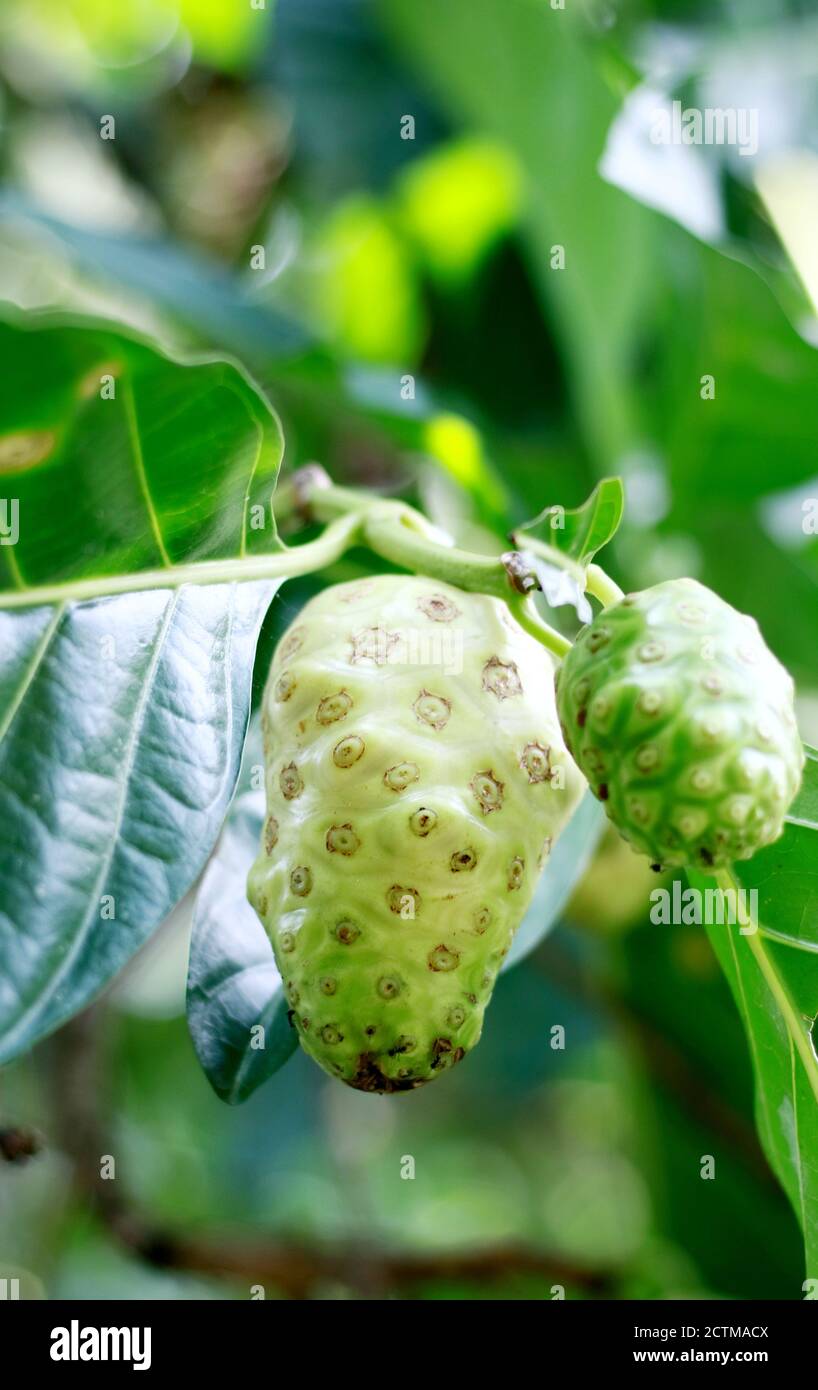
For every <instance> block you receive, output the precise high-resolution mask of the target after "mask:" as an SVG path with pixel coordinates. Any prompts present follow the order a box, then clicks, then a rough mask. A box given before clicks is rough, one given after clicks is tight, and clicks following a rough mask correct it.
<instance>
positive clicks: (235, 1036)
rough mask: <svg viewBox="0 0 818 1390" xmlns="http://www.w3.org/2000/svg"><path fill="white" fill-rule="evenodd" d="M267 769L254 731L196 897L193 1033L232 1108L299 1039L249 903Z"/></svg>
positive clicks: (190, 998)
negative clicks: (249, 881) (259, 774)
mask: <svg viewBox="0 0 818 1390" xmlns="http://www.w3.org/2000/svg"><path fill="white" fill-rule="evenodd" d="M263 770H264V759H263V750H262V747H261V735H260V731H259V729H258V727H254V729H253V731H252V733H251V736H250V737H248V740H247V745H246V747H245V754H244V763H243V765H242V774H241V779H240V783H239V794H238V795H237V797H236V800H235V801H234V802H233V805H232V807H231V808H230V815H229V817H228V819H227V824H226V825H225V828H224V833H223V835H222V838H221V841H220V843H219V848H218V850H217V852H216V854H214V856H213V858H212V859H211V861H210V863H209V864H208V866H207V870H206V871H205V874H204V877H203V879H202V883H201V887H200V889H199V893H198V896H197V898H196V909H195V915H194V920H193V935H192V937H191V942H190V964H189V967H188V986H187V1013H188V1022H189V1025H190V1033H191V1037H192V1038H193V1045H194V1047H195V1048H196V1055H197V1056H198V1058H199V1061H200V1062H201V1064H202V1067H203V1068H204V1071H205V1073H206V1075H207V1077H208V1079H209V1081H210V1083H211V1085H212V1086H213V1089H214V1090H215V1091H216V1093H217V1094H218V1095H219V1096H221V1098H222V1100H226V1101H228V1102H229V1103H230V1104H236V1103H238V1102H239V1101H243V1100H246V1099H247V1097H248V1096H249V1095H251V1094H252V1092H253V1091H254V1090H255V1089H256V1087H257V1086H260V1085H261V1083H262V1082H263V1081H266V1080H267V1079H268V1077H270V1076H272V1074H273V1073H274V1072H275V1071H278V1069H279V1067H282V1066H283V1065H284V1063H285V1062H286V1061H287V1059H288V1058H289V1057H290V1056H291V1055H292V1053H293V1052H294V1051H295V1048H296V1045H297V1041H298V1038H297V1035H296V1032H295V1029H294V1028H293V1027H292V1026H291V1024H290V1020H289V1010H288V1005H287V1000H286V997H285V995H284V989H283V985H282V981H281V976H280V975H279V973H278V970H277V969H276V964H275V960H274V958H273V948H272V945H271V944H270V939H269V937H268V936H267V933H266V932H265V930H264V927H263V926H262V925H261V922H260V921H259V919H258V917H257V916H256V914H255V912H254V911H253V909H252V908H251V906H250V904H249V902H248V901H247V874H248V871H249V869H250V866H251V865H252V863H253V860H254V859H255V857H256V855H257V853H258V847H259V842H260V839H261V828H262V825H263V823H264V785H263V778H261V779H259V778H258V777H256V778H254V773H256V772H259V771H260V772H262V773H263ZM254 780H255V782H256V783H257V786H256V788H255V789H254V786H253V782H254ZM259 783H260V784H259Z"/></svg>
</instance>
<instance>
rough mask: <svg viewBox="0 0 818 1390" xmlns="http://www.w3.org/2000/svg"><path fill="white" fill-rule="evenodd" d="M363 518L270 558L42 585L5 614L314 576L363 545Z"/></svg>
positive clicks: (15, 593)
mask: <svg viewBox="0 0 818 1390" xmlns="http://www.w3.org/2000/svg"><path fill="white" fill-rule="evenodd" d="M362 520H363V518H362V517H361V516H360V515H358V514H356V513H349V514H348V515H346V516H342V517H339V518H338V519H337V521H334V522H332V523H331V525H329V526H327V528H326V530H324V531H322V533H321V535H320V536H317V537H316V539H315V540H314V541H308V542H307V543H306V544H305V545H298V546H292V547H285V548H284V549H282V550H276V551H273V553H272V554H270V555H246V556H243V557H239V558H236V559H231V560H200V561H196V562H195V563H193V564H189V565H174V566H172V567H171V568H168V569H156V570H136V571H134V572H133V573H132V574H114V575H110V574H108V575H101V576H99V577H98V578H96V579H68V580H65V581H64V582H62V583H59V584H40V585H36V586H34V587H32V588H27V589H20V590H14V589H13V590H10V591H9V592H8V593H5V594H2V595H0V610H2V609H4V608H33V607H38V606H40V605H44V604H49V603H82V602H83V601H85V600H87V599H95V598H108V597H111V596H112V595H114V594H130V593H138V592H142V591H144V590H146V589H176V588H179V587H180V586H181V585H182V584H230V583H233V582H234V581H237V580H241V581H244V580H251V579H279V578H292V577H293V576H295V575H298V574H311V573H312V572H313V571H314V570H320V569H325V568H326V566H327V565H331V564H334V563H335V561H336V560H338V559H339V558H340V557H341V555H343V553H344V551H345V550H348V549H349V548H350V546H352V545H355V544H358V543H359V541H360V534H361V523H362Z"/></svg>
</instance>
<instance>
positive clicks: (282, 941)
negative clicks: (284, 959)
mask: <svg viewBox="0 0 818 1390" xmlns="http://www.w3.org/2000/svg"><path fill="white" fill-rule="evenodd" d="M278 945H279V950H281V951H283V952H284V954H285V956H289V955H291V953H292V952H293V951H294V950H295V937H294V936H293V934H292V932H291V931H283V932H282V933H281V935H280V936H279V938H278Z"/></svg>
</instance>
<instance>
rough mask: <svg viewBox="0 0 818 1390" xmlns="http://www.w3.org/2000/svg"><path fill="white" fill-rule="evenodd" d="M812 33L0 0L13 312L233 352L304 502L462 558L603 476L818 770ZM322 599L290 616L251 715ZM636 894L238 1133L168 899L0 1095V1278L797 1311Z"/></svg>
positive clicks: (601, 11)
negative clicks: (758, 681) (209, 1078)
mask: <svg viewBox="0 0 818 1390" xmlns="http://www.w3.org/2000/svg"><path fill="white" fill-rule="evenodd" d="M816 40H818V5H816V4H815V3H814V2H813V3H808V2H807V0H802V3H798V2H797V0H720V2H719V0H717V2H716V3H714V2H713V0H708V3H704V0H701V3H696V0H600V3H592V2H591V0H588V2H587V3H580V0H573V2H572V3H571V4H569V5H568V6H567V7H566V9H564V10H563V9H562V8H561V7H560V5H559V4H556V5H554V4H552V3H551V0H446V3H445V4H440V3H439V0H277V3H275V4H274V3H273V2H272V0H266V4H264V3H262V0H256V3H253V0H129V3H126V4H119V5H112V4H110V3H109V0H4V3H3V5H2V8H0V43H1V44H2V56H1V57H0V161H1V162H2V175H3V188H2V192H0V298H2V299H3V300H5V301H9V302H12V303H14V304H16V305H18V306H22V307H25V308H30V309H36V308H50V307H59V308H64V309H69V310H82V311H84V312H91V313H94V314H97V315H102V316H105V317H109V318H114V319H116V320H118V321H120V322H122V323H125V324H130V325H133V326H134V327H135V328H138V329H139V330H141V331H147V332H150V333H151V334H153V335H155V336H157V337H158V338H159V339H160V340H161V341H162V342H163V343H166V344H168V345H170V346H173V347H176V348H191V349H196V350H201V349H210V350H216V351H220V352H228V353H230V354H232V355H234V356H236V357H237V358H239V359H240V360H241V361H242V362H243V363H244V364H245V365H246V366H247V367H248V368H249V370H250V371H251V372H252V373H253V374H254V376H255V377H256V379H257V380H258V381H259V382H260V383H261V384H262V385H263V387H264V389H265V390H266V391H267V393H268V395H269V398H270V400H271V401H272V403H273V404H274V406H275V408H276V409H277V410H278V411H279V413H280V414H281V416H282V420H283V423H284V429H285V435H286V440H287V445H286V457H285V467H286V469H287V470H289V469H291V468H293V467H297V466H300V465H302V464H303V463H305V462H307V461H309V460H311V459H320V460H321V462H323V463H324V465H325V466H326V467H327V468H328V469H329V471H330V472H331V473H332V475H333V476H334V477H335V478H336V479H337V480H338V481H342V482H346V483H354V484H356V485H361V486H371V487H376V488H379V489H381V490H383V491H385V492H387V493H389V494H392V495H403V496H406V497H408V498H409V499H410V500H413V501H415V502H417V503H420V504H421V505H422V506H423V507H424V508H425V509H426V510H427V511H428V512H429V514H430V515H431V516H432V517H433V518H434V519H435V520H436V521H438V522H439V523H440V524H441V525H443V526H445V527H446V528H447V529H448V530H449V531H450V532H451V533H452V534H453V535H454V536H455V537H456V538H457V540H458V541H459V542H460V543H461V544H464V545H468V546H470V547H472V548H474V549H485V550H491V551H496V550H497V548H498V546H501V545H502V544H503V543H504V538H505V536H506V535H507V533H508V531H509V528H510V527H511V526H513V525H514V524H515V523H519V522H522V521H524V520H525V519H527V518H529V517H531V516H533V515H535V514H536V513H537V512H539V511H540V510H541V509H542V508H544V507H545V506H547V505H550V504H552V503H557V502H560V503H563V504H564V505H566V506H569V507H570V506H577V505H578V504H579V503H580V502H581V501H582V500H583V499H584V497H585V496H586V494H587V493H588V492H589V491H590V490H591V488H592V487H593V485H594V483H595V481H596V480H598V479H599V478H600V477H603V476H605V475H606V474H610V473H614V472H616V473H621V474H622V475H623V476H624V478H625V483H626V489H627V497H628V505H627V512H626V520H625V524H624V525H623V528H622V530H621V531H620V533H619V536H618V537H617V540H616V542H615V543H614V545H613V546H612V547H611V549H610V551H609V552H606V564H608V565H609V566H610V568H611V571H612V573H613V574H614V576H615V578H616V579H617V580H618V581H620V582H621V583H622V584H623V585H626V586H627V587H629V588H636V587H640V586H643V585H646V584H650V583H653V582H656V581H657V580H659V579H662V578H668V577H672V576H675V575H682V574H690V575H694V576H696V577H697V578H699V579H701V580H702V581H703V582H705V583H707V584H710V585H712V586H713V587H714V588H715V589H717V590H718V591H719V592H720V593H721V594H722V595H723V596H724V597H725V598H726V599H728V600H729V601H730V602H731V603H733V604H735V605H736V606H737V607H739V608H741V609H743V610H745V611H748V612H750V613H752V614H753V615H754V616H756V617H757V618H758V620H759V622H760V623H761V626H762V630H763V632H764V634H765V636H766V638H767V640H768V642H769V644H770V645H771V647H772V648H773V650H774V651H775V652H776V653H777V655H778V656H779V657H780V658H781V659H782V660H783V661H784V662H785V663H786V664H787V665H788V666H789V667H790V669H791V670H792V671H793V673H794V675H795V676H796V678H797V681H798V684H799V691H800V706H799V708H800V716H801V723H802V731H803V733H804V735H805V737H807V738H810V737H811V738H812V740H813V741H816V740H818V644H816V640H815V638H816V632H818V540H817V539H816V536H815V530H816V526H817V525H818V522H816V521H814V520H813V523H812V527H811V529H810V517H811V516H812V517H813V518H814V517H815V515H816V507H818V503H816V502H815V499H816V498H818V461H817V459H818V456H817V455H816V450H815V441H816V438H818V390H817V389H816V387H818V365H817V361H818V359H816V344H818V327H817V326H816V319H815V314H816V309H815V295H816V285H817V284H818V274H817V273H816V272H817V268H818V253H816V252H815V249H814V227H815V217H816V216H818V212H816V209H818V174H817V173H816V169H817V168H818V134H817V132H818V126H816V120H815V116H816V109H817V108H818V42H816ZM674 100H679V101H680V102H681V103H682V106H683V107H690V106H692V107H695V108H705V107H712V108H722V109H728V108H729V109H733V110H735V111H750V112H755V113H756V117H757V122H758V141H757V148H756V149H753V148H751V144H750V142H749V141H747V142H745V145H744V148H742V147H741V145H740V144H737V143H734V144H733V145H728V144H714V145H704V144H703V145H684V144H680V143H676V144H673V143H668V144H661V143H657V142H656V141H655V140H654V139H652V138H651V120H652V118H653V115H654V114H655V112H656V110H657V109H666V108H667V109H670V108H669V104H670V103H671V102H672V101H674ZM810 229H811V231H812V234H811V235H810ZM43 370H44V371H47V370H48V364H47V363H43ZM709 378H712V385H708V384H707V381H706V379H709ZM703 383H704V384H703ZM367 563H368V562H367V559H366V557H365V556H363V555H360V556H352V557H350V558H349V559H348V560H347V561H345V562H344V564H343V565H342V566H338V567H337V568H336V570H335V571H333V573H332V574H331V575H328V576H324V578H325V579H326V578H330V579H341V578H348V577H351V576H352V575H353V574H355V573H357V572H359V571H360V570H362V569H363V568H365V566H366V565H367ZM316 582H319V581H316V580H313V581H310V582H306V581H304V582H299V583H297V584H295V583H294V584H292V585H288V586H286V588H285V590H284V592H283V594H282V595H281V596H280V597H279V598H278V599H277V600H276V603H275V605H274V608H273V610H272V611H271V614H270V617H269V620H268V622H267V625H266V628H265V633H264V637H263V641H262V647H261V652H260V656H259V663H258V672H259V682H260V681H261V680H263V675H264V662H265V657H266V656H269V651H270V644H271V643H272V642H273V641H274V640H275V637H276V633H277V632H279V631H280V630H281V628H282V627H283V625H284V624H285V623H286V622H287V621H289V619H290V618H291V617H292V614H293V613H294V611H295V610H296V609H297V608H298V606H299V605H300V603H301V602H303V600H304V597H305V596H306V594H307V593H309V592H310V590H311V587H313V586H314V585H315V583H316ZM562 620H563V618H562V615H558V616H557V621H562ZM565 621H566V623H567V624H568V625H570V617H566V618H565ZM648 880H650V881H648ZM654 886H656V881H655V878H653V876H651V875H649V874H648V873H647V872H646V870H645V868H644V866H643V864H642V863H641V861H639V860H638V859H636V858H635V857H634V856H633V855H632V854H631V852H630V851H629V850H628V849H627V848H626V847H624V846H623V845H621V844H620V843H619V842H618V841H617V840H615V839H612V838H610V837H608V836H605V837H604V838H603V839H602V841H601V843H600V846H599V850H598V852H597V855H596V858H595V860H594V862H593V864H592V866H591V868H590V870H589V872H588V873H587V875H586V877H585V879H584V880H583V882H582V884H581V885H580V887H579V889H578V890H577V891H576V893H575V894H574V896H573V898H572V900H571V902H570V903H569V906H568V908H567V910H566V913H565V915H564V920H563V921H562V922H560V924H559V925H558V926H557V928H556V929H555V930H554V931H553V932H552V933H551V934H550V935H549V936H548V938H547V939H546V940H545V941H544V943H543V944H542V945H541V946H540V947H539V948H538V950H537V951H536V952H535V953H534V955H533V956H531V957H529V959H528V960H527V961H525V962H524V963H523V964H522V965H520V966H518V967H517V968H516V969H514V970H512V971H510V972H509V973H508V974H506V975H504V976H503V977H502V978H501V979H500V981H499V984H498V987H497V990H496V994H495V998H494V1002H493V1004H492V1006H491V1008H490V1010H489V1014H488V1019H487V1026H486V1031H485V1033H484V1038H483V1041H482V1042H481V1044H480V1047H479V1049H478V1051H477V1052H476V1053H475V1055H474V1056H473V1057H472V1058H471V1059H469V1060H468V1061H467V1062H466V1063H465V1064H464V1065H463V1066H462V1067H459V1068H457V1069H456V1070H455V1071H454V1072H452V1073H450V1074H449V1075H447V1076H446V1077H445V1078H444V1079H443V1080H442V1081H441V1082H440V1083H439V1085H437V1086H434V1087H431V1088H428V1090H421V1091H419V1092H417V1093H412V1094H410V1095H408V1096H398V1097H384V1098H375V1097H371V1096H366V1095H361V1094H358V1093H354V1092H352V1091H345V1090H343V1089H342V1088H341V1087H340V1086H338V1085H337V1084H335V1083H333V1082H331V1081H329V1080H328V1079H327V1078H326V1077H324V1076H323V1075H322V1074H321V1073H320V1072H319V1071H318V1069H317V1068H316V1067H315V1066H314V1065H313V1064H312V1063H310V1062H309V1061H308V1060H307V1059H306V1058H304V1057H302V1056H301V1055H300V1054H299V1055H296V1056H295V1057H294V1058H293V1059H292V1061H291V1062H290V1063H289V1064H288V1065H287V1066H286V1067H285V1069H284V1070H283V1071H282V1072H280V1073H279V1074H278V1075H277V1076H276V1077H274V1078H273V1080H272V1081H271V1082H270V1083H269V1084H268V1085H266V1086H265V1087H263V1088H262V1090H261V1091H260V1092H258V1093H256V1094H255V1095H254V1096H253V1097H252V1098H251V1099H250V1100H249V1101H248V1102H247V1103H246V1104H244V1105H243V1106H241V1107H238V1108H236V1109H230V1108H228V1107H226V1106H225V1105H223V1104H222V1103H221V1102H220V1101H218V1100H217V1099H216V1097H215V1095H214V1094H213V1093H212V1092H211V1091H210V1089H209V1086H208V1083H207V1082H206V1080H205V1079H204V1076H203V1075H202V1073H201V1071H200V1069H199V1067H198V1065H197V1063H196V1060H195V1057H194V1054H193V1049H192V1044H191V1042H190V1039H189V1035H188V1032H187V1026H186V1023H185V1019H184V1012H183V1010H184V980H185V965H186V952H187V937H188V932H189V924H190V912H189V903H184V904H182V905H181V906H180V908H179V909H178V910H177V912H176V913H175V914H174V916H173V918H172V919H171V920H170V921H169V922H168V923H167V924H166V926H165V927H164V928H163V929H162V930H161V931H160V933H159V934H158V936H157V937H156V938H155V940H154V942H153V943H152V944H151V945H150V946H149V948H148V949H147V950H146V951H145V952H143V954H142V955H141V956H140V957H139V958H137V960H136V962H135V964H134V965H133V966H132V967H131V968H130V969H129V971H128V972H127V973H126V975H125V976H124V977H123V978H121V979H120V981H119V982H118V983H117V984H116V985H115V987H114V988H113V990H112V991H110V992H109V994H108V996H107V997H106V998H105V999H104V1000H103V1001H101V1002H100V1003H99V1004H98V1005H97V1006H95V1007H94V1008H93V1009H92V1010H91V1011H90V1012H89V1013H88V1014H86V1015H85V1016H83V1017H82V1018H81V1019H78V1020H76V1021H75V1022H74V1023H72V1024H71V1025H70V1026H69V1027H68V1028H67V1029H64V1030H63V1031H62V1032H61V1033H59V1034H58V1035H57V1036H56V1037H54V1038H53V1039H51V1040H50V1041H48V1042H47V1043H45V1044H42V1045H41V1046H40V1047H39V1049H38V1050H37V1051H36V1052H35V1053H34V1054H33V1055H32V1056H30V1057H28V1058H26V1059H24V1060H21V1061H19V1062H17V1063H15V1064H14V1065H12V1066H10V1067H7V1068H5V1069H4V1070H3V1072H2V1074H0V1274H1V1275H4V1276H5V1275H9V1274H10V1275H13V1276H15V1277H19V1278H20V1279H21V1287H22V1295H23V1296H24V1297H73V1298H88V1299H94V1298H102V1297H104V1298H110V1297H122V1298H129V1297H130V1298H146V1299H153V1298H161V1299H174V1298H197V1299H198V1298H201V1299H210V1298H215V1299H221V1298H233V1297H235V1298H246V1297H248V1288H249V1287H250V1286H252V1285H257V1284H263V1285H264V1287H265V1290H266V1296H267V1297H268V1298H276V1297H280V1298H288V1297H310V1298H319V1299H320V1298H328V1299H340V1298H353V1299H355V1298H372V1297H397V1298H427V1299H451V1298H490V1299H518V1298H526V1299H528V1298H535V1299H552V1298H554V1297H555V1296H560V1290H563V1291H564V1293H565V1296H567V1297H572V1298H578V1297H586V1298H594V1297H603V1298H614V1299H616V1298H644V1299H651V1298H669V1297H688V1298H741V1299H744V1298H794V1297H799V1296H800V1287H801V1280H802V1278H803V1257H802V1251H801V1241H800V1237H799V1233H798V1229H797V1225H796V1222H795V1219H794V1217H793V1216H792V1214H791V1211H790V1208H789V1206H788V1204H787V1202H786V1200H785V1198H784V1196H783V1195H782V1193H781V1191H780V1190H779V1188H778V1186H777V1185H776V1183H775V1181H774V1179H773V1178H772V1176H771V1174H770V1171H769V1169H768V1168H767V1166H766V1164H765V1162H764V1159H763V1157H762V1155H761V1151H760V1149H759V1146H758V1142H757V1139H756V1136H755V1129H754V1124H753V1113H752V1079H751V1073H750V1064H749V1060H748V1055H747V1048H746V1043H745V1040H744V1036H743V1033H742V1029H741V1025H740V1023H739V1020H738V1017H737V1015H736V1012H735V1010H734V1007H733V1004H732V1002H731V999H730V996H729V992H728V989H727V986H726V984H725V983H724V981H723V979H722V977H721V975H720V972H719V969H718V966H717V964H716V962H715V959H714V957H713V955H712V952H711V950H710V947H709V945H708V943H707V941H706V938H705V936H704V933H703V931H702V930H701V929H697V928H695V927H661V928H657V927H652V926H651V925H650V923H649V922H648V919H647V908H648V893H649V890H650V889H651V888H652V887H654ZM557 1024H559V1025H561V1026H562V1027H564V1029H565V1038H566V1045H565V1049H564V1050H562V1051H555V1050H553V1049H552V1047H551V1036H552V1035H551V1029H552V1028H553V1027H554V1025H557ZM34 1150H37V1152H36V1153H35V1152H33V1151H34ZM100 1154H109V1155H111V1156H113V1158H114V1159H115V1162H116V1180H115V1181H114V1182H104V1183H101V1182H100V1181H99V1156H100ZM707 1155H712V1156H713V1157H714V1158H715V1162H716V1171H717V1180H716V1181H714V1182H707V1181H702V1179H701V1176H700V1171H701V1163H702V1159H703V1157H704V1156H707ZM4 1158H5V1160H7V1161H5V1162H4V1161H3V1159H4ZM410 1158H411V1159H412V1160H414V1176H413V1177H409V1176H402V1174H406V1173H407V1172H408V1171H409V1170H410V1169H411V1167H412V1165H410V1164H408V1163H407V1159H410ZM163 1233H164V1234H163ZM171 1235H172V1239H171Z"/></svg>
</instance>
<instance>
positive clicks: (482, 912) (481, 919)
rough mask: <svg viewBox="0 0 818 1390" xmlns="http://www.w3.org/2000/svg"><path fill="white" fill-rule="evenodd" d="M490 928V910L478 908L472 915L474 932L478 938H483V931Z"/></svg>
mask: <svg viewBox="0 0 818 1390" xmlns="http://www.w3.org/2000/svg"><path fill="white" fill-rule="evenodd" d="M490 926H491V908H488V907H481V908H478V910H477V912H475V914H474V930H475V931H476V932H477V935H478V936H483V934H484V933H485V931H486V930H487V929H488V928H489V927H490Z"/></svg>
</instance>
